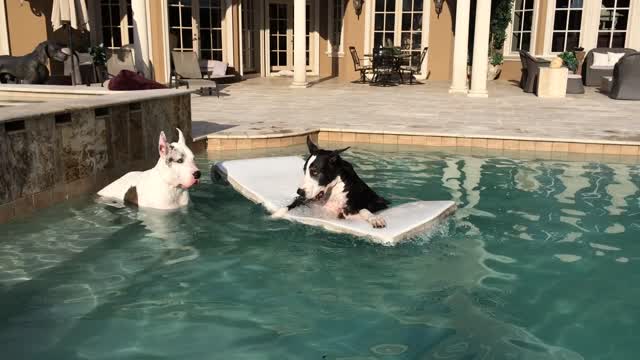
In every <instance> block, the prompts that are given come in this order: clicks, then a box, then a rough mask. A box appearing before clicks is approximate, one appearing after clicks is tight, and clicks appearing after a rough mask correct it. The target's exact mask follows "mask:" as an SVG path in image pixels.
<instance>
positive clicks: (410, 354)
mask: <svg viewBox="0 0 640 360" xmlns="http://www.w3.org/2000/svg"><path fill="white" fill-rule="evenodd" d="M303 151H304V149H302V148H295V149H293V150H290V153H291V152H293V153H297V154H303ZM245 156H249V155H245ZM345 156H346V157H347V158H348V160H350V161H352V162H353V163H354V164H356V168H357V170H358V172H359V173H360V174H361V176H362V177H363V178H364V179H365V180H366V181H367V182H368V183H369V184H370V185H371V186H372V187H373V188H375V189H377V190H378V191H379V192H380V193H381V194H383V195H384V196H386V197H388V198H390V199H391V200H392V201H393V202H394V203H396V204H399V203H403V202H409V201H414V200H447V199H452V200H455V201H456V202H457V204H458V206H459V210H458V211H457V212H456V213H455V215H454V216H452V217H451V218H450V219H448V220H446V221H443V222H442V223H441V224H440V225H438V226H437V227H436V228H435V229H433V230H431V231H430V232H429V233H426V234H423V235H421V236H419V237H416V238H414V239H412V240H410V241H407V242H405V243H402V244H400V245H398V246H396V247H383V246H380V245H375V244H372V243H370V242H367V241H366V240H363V239H360V238H355V237H352V236H348V235H339V234H334V233H329V232H326V231H323V230H321V229H318V228H313V227H308V226H305V225H301V224H295V223H290V222H287V221H284V220H272V219H270V218H269V217H268V216H267V215H266V214H265V212H264V210H263V209H262V208H261V207H260V206H258V205H254V204H252V203H251V202H249V201H248V200H246V199H245V198H243V197H242V196H241V195H239V194H238V193H236V192H235V191H234V190H232V189H231V188H230V187H229V186H225V185H223V184H219V183H214V182H212V181H211V180H208V179H205V181H204V182H203V183H202V184H201V185H200V186H198V187H197V189H195V190H194V191H193V192H192V202H193V204H192V206H190V207H189V208H188V209H186V210H184V211H178V212H173V213H169V214H165V213H160V212H138V211H136V210H133V209H130V208H123V209H116V208H108V207H105V206H104V205H100V204H96V203H95V202H94V201H93V199H92V198H86V199H80V200H74V201H69V202H67V203H65V204H62V205H59V206H55V207H52V208H50V209H47V210H45V211H41V212H39V213H37V214H36V215H35V216H33V217H31V218H29V219H25V220H21V221H17V222H13V223H11V224H6V225H0V291H1V295H0V346H1V348H2V353H3V356H2V358H6V359H47V360H55V359H65V360H69V359H194V360H195V359H198V360H200V359H278V360H281V359H321V360H322V359H351V360H355V359H582V358H585V359H631V358H635V356H636V354H637V353H638V352H640V343H639V342H638V341H637V336H638V334H639V333H640V323H639V320H640V305H638V299H640V287H638V286H636V284H638V283H639V282H640V267H639V266H638V265H639V264H640V241H639V240H640V202H639V201H638V198H639V195H640V187H639V186H640V166H638V165H634V164H620V163H618V164H616V163H610V164H606V163H599V162H588V161H554V160H535V159H531V160H513V159H508V158H504V157H497V156H493V157H489V156H475V155H470V154H466V155H465V154H455V153H444V152H424V151H414V150H411V149H401V150H398V151H392V152H380V151H372V150H369V149H363V148H356V149H353V150H352V151H350V152H348V153H347V154H346V155H345ZM211 161H212V159H206V158H200V159H199V164H200V166H201V168H202V169H203V170H204V169H208V167H209V164H210V162H211Z"/></svg>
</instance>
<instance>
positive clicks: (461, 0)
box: [449, 0, 471, 94]
mask: <svg viewBox="0 0 640 360" xmlns="http://www.w3.org/2000/svg"><path fill="white" fill-rule="evenodd" d="M470 8H471V0H458V1H457V3H456V33H455V39H454V42H453V74H452V77H451V87H450V88H449V92H450V93H452V94H455V93H462V94H466V93H467V57H468V53H469V51H468V49H469V11H470Z"/></svg>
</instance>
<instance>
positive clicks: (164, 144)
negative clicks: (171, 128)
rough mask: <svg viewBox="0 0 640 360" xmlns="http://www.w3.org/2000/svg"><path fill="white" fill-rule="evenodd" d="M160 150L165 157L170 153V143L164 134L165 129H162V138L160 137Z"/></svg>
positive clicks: (161, 155)
mask: <svg viewBox="0 0 640 360" xmlns="http://www.w3.org/2000/svg"><path fill="white" fill-rule="evenodd" d="M158 152H159V153H160V157H165V156H167V154H169V143H167V137H166V136H165V135H164V131H160V138H159V139H158Z"/></svg>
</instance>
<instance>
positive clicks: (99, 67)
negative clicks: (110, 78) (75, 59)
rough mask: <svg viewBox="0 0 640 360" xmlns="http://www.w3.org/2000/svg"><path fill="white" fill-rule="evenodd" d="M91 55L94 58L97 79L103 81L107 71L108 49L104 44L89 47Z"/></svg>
mask: <svg viewBox="0 0 640 360" xmlns="http://www.w3.org/2000/svg"><path fill="white" fill-rule="evenodd" d="M89 55H91V58H92V59H93V66H94V67H95V72H96V78H97V79H96V80H97V81H98V82H103V81H104V80H105V78H106V73H107V68H106V64H107V50H106V49H105V48H104V45H103V44H100V45H95V46H91V47H90V48H89Z"/></svg>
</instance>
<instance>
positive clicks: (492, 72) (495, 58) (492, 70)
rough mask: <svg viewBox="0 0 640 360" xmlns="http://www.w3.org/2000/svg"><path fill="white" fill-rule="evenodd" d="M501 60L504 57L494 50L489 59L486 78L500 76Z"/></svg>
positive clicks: (490, 78)
mask: <svg viewBox="0 0 640 360" xmlns="http://www.w3.org/2000/svg"><path fill="white" fill-rule="evenodd" d="M503 62H504V57H503V56H502V53H499V52H496V53H493V55H491V58H490V59H489V69H488V71H487V80H495V79H497V78H498V76H500V72H502V63H503Z"/></svg>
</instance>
